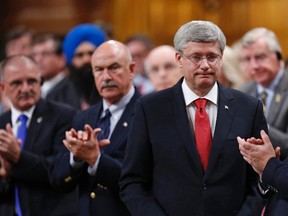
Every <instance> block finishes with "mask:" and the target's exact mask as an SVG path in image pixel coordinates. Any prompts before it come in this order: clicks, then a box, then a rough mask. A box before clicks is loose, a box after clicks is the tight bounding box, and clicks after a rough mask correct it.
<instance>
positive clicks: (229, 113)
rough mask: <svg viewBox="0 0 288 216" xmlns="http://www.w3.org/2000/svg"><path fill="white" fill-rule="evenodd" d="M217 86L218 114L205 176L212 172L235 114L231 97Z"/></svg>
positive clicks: (225, 90)
mask: <svg viewBox="0 0 288 216" xmlns="http://www.w3.org/2000/svg"><path fill="white" fill-rule="evenodd" d="M218 86H219V88H218V89H219V96H218V114H217V121H216V126H215V132H214V137H213V142H212V148H211V153H210V158H209V162H208V167H207V170H206V174H208V173H209V171H210V170H213V167H214V165H215V164H216V160H217V158H218V156H219V154H220V152H221V150H222V147H223V146H224V145H225V143H226V142H225V140H226V139H227V137H228V133H229V130H230V125H231V124H232V121H233V118H234V116H235V113H236V107H235V102H234V99H233V96H232V95H231V94H230V93H229V91H227V89H225V88H223V87H222V86H221V85H220V84H218Z"/></svg>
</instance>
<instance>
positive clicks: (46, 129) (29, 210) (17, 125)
mask: <svg viewBox="0 0 288 216" xmlns="http://www.w3.org/2000/svg"><path fill="white" fill-rule="evenodd" d="M0 69H1V85H0V86H1V88H3V90H4V92H5V93H6V95H7V96H8V97H9V99H10V101H11V103H12V106H11V110H10V111H7V112H6V113H4V114H3V115H2V116H1V117H0V128H1V129H0V215H5V216H14V215H15V213H16V214H17V215H18V216H28V215H29V216H39V215H45V216H51V215H77V214H76V212H77V203H76V200H77V196H76V193H75V192H72V193H71V194H70V193H63V192H59V191H56V190H54V189H53V188H52V186H51V184H50V182H49V178H48V167H49V166H50V164H51V162H52V161H53V159H54V157H55V156H56V154H57V153H58V152H59V151H61V150H65V148H64V146H63V144H62V140H63V139H64V138H65V131H66V130H68V129H70V128H71V122H72V118H73V116H74V113H75V112H74V110H72V109H70V108H68V107H66V106H62V105H59V104H56V103H53V102H49V101H46V100H43V99H40V86H41V85H40V83H41V74H40V70H39V69H38V67H37V64H36V62H34V61H33V60H32V59H30V58H29V57H26V56H12V57H9V58H7V59H6V60H4V62H3V63H2V65H1V68H0ZM20 134H22V135H21V136H20ZM15 209H16V212H15Z"/></svg>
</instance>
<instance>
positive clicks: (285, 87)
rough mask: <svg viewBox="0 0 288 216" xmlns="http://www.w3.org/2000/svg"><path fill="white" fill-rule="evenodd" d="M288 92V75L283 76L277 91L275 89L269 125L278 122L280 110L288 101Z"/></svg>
mask: <svg viewBox="0 0 288 216" xmlns="http://www.w3.org/2000/svg"><path fill="white" fill-rule="evenodd" d="M287 91H288V75H287V74H283V76H282V78H281V80H280V83H279V85H278V86H277V89H275V93H274V96H273V99H272V101H271V104H270V107H269V113H268V116H267V122H268V123H269V124H272V125H273V123H274V121H276V119H277V118H276V116H277V115H278V113H279V110H280V109H281V107H282V104H283V103H284V102H285V100H287Z"/></svg>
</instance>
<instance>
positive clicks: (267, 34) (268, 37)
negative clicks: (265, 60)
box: [241, 27, 282, 54]
mask: <svg viewBox="0 0 288 216" xmlns="http://www.w3.org/2000/svg"><path fill="white" fill-rule="evenodd" d="M259 38H263V39H264V40H265V41H266V43H267V45H268V48H269V50H270V51H271V52H276V53H279V54H281V53H282V48H281V46H280V43H279V41H278V38H277V36H276V35H275V33H274V32H272V31H270V30H268V29H266V28H264V27H258V28H254V29H252V30H250V31H248V32H247V33H246V34H245V35H244V36H243V37H242V39H241V45H242V47H247V46H249V45H250V44H253V43H254V42H256V41H257V40H258V39H259Z"/></svg>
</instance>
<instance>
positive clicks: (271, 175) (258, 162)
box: [237, 131, 288, 216]
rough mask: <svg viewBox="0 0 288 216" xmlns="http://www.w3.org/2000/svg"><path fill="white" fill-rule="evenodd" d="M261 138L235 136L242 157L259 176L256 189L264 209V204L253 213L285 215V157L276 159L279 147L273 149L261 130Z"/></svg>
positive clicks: (287, 199) (287, 194) (287, 201)
mask: <svg viewBox="0 0 288 216" xmlns="http://www.w3.org/2000/svg"><path fill="white" fill-rule="evenodd" d="M261 138H262V140H260V139H255V138H250V139H247V140H246V141H245V139H241V138H240V137H238V138H237V139H238V142H239V149H240V152H241V154H242V155H243V157H244V159H245V160H246V161H247V162H248V163H249V164H251V166H252V167H253V168H254V170H255V171H256V172H257V173H258V174H259V176H260V179H261V182H260V184H259V188H258V189H259V190H258V191H259V194H260V195H261V196H262V197H263V198H264V199H266V202H267V203H266V206H265V208H264V209H263V207H264V206H262V208H261V209H260V210H259V209H257V208H255V213H254V214H253V215H257V212H260V211H262V215H265V216H269V215H270V216H285V215H287V212H288V185H287V176H288V166H287V159H286V160H285V161H280V160H278V158H277V157H279V153H280V148H279V147H277V148H276V149H275V150H274V148H273V145H272V143H271V141H270V139H269V137H268V135H267V134H266V133H265V132H264V131H261ZM253 144H254V145H253ZM263 203H265V202H263ZM251 215H252V214H251ZM258 215H259V214H258Z"/></svg>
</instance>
